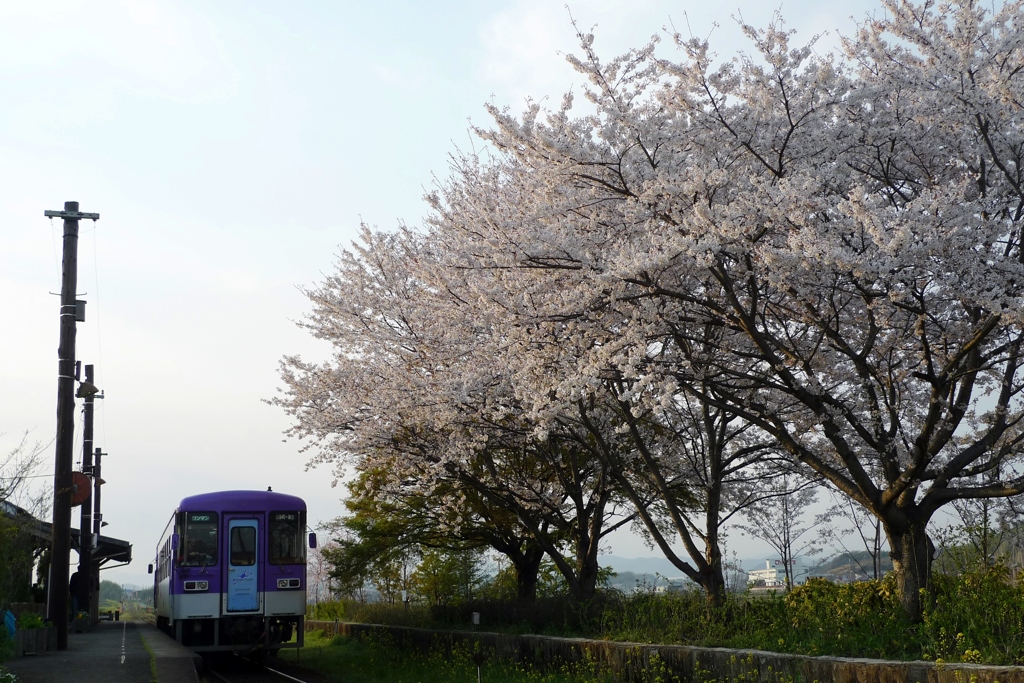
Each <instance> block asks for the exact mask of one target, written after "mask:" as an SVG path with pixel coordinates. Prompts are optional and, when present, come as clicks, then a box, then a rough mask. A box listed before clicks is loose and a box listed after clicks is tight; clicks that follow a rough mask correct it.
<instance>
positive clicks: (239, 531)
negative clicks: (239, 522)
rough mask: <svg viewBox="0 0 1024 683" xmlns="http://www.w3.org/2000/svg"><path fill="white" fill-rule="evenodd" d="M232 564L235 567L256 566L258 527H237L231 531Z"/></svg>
mask: <svg viewBox="0 0 1024 683" xmlns="http://www.w3.org/2000/svg"><path fill="white" fill-rule="evenodd" d="M231 564H232V565H233V566H235V567H248V566H250V565H254V564H256V527H254V526H236V527H233V528H232V529H231Z"/></svg>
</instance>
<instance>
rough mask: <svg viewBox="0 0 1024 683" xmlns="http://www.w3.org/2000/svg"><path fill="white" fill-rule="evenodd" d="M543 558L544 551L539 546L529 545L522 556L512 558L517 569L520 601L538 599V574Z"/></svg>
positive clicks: (517, 594)
mask: <svg viewBox="0 0 1024 683" xmlns="http://www.w3.org/2000/svg"><path fill="white" fill-rule="evenodd" d="M543 559H544V551H543V550H541V549H540V548H538V547H529V548H527V549H526V551H525V552H523V553H522V555H521V556H517V557H515V558H512V565H513V566H514V567H515V570H516V598H517V599H518V600H519V602H533V601H534V600H536V599H537V575H538V574H539V573H540V563H541V561H542V560H543Z"/></svg>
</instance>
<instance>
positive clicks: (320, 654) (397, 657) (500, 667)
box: [280, 631, 615, 683]
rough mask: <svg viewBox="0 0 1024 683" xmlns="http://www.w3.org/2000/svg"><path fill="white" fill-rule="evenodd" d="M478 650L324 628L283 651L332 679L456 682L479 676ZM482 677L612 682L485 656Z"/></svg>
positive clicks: (525, 682) (503, 681)
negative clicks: (415, 645)
mask: <svg viewBox="0 0 1024 683" xmlns="http://www.w3.org/2000/svg"><path fill="white" fill-rule="evenodd" d="M474 654H475V653H474V652H472V651H470V650H468V649H459V648H455V649H453V650H452V651H451V652H448V651H446V649H445V648H435V649H433V650H431V651H430V652H429V653H422V652H418V651H409V650H399V649H398V648H395V647H394V646H392V645H391V644H390V643H387V642H385V641H382V640H368V639H355V638H345V637H337V638H333V639H332V638H327V637H324V636H323V634H322V633H320V632H317V631H311V632H309V633H307V634H306V647H305V648H304V649H303V650H302V653H301V654H299V655H298V657H297V658H296V654H295V652H294V651H287V653H286V652H282V653H281V655H280V657H281V659H282V660H283V661H288V662H297V663H298V664H299V665H301V666H304V667H307V668H309V669H313V670H315V671H316V672H318V673H320V674H321V675H323V676H326V677H327V678H329V679H331V680H333V681H359V682H360V683H453V682H455V681H467V682H469V681H476V680H477V665H476V663H475V662H474V661H473V655H474ZM480 680H481V681H482V682H486V683H611V682H612V681H614V680H615V679H614V678H612V677H610V676H600V675H598V674H597V673H595V671H594V670H593V667H586V666H583V667H574V668H569V667H565V666H563V667H561V668H559V669H558V670H555V671H545V672H541V671H536V670H531V669H527V668H525V667H523V666H522V665H517V664H514V663H507V662H496V661H494V658H493V657H490V656H487V657H486V658H485V659H484V660H483V662H482V664H481V666H480Z"/></svg>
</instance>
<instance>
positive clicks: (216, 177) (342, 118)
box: [0, 0, 880, 585]
mask: <svg viewBox="0 0 1024 683" xmlns="http://www.w3.org/2000/svg"><path fill="white" fill-rule="evenodd" d="M878 8H879V4H878V2H876V1H875V0H841V1H839V2H831V3H822V2H814V1H813V0H800V1H794V2H786V3H784V4H782V5H777V4H770V3H761V2H757V1H755V0H733V2H724V3H721V4H717V5H714V4H709V3H701V4H698V3H692V2H691V3H688V2H668V1H663V0H632V1H631V2H620V1H619V0H586V1H577V0H570V2H569V8H568V9H567V8H566V6H565V3H564V2H562V0H551V1H542V0H520V1H507V2H498V1H495V2H473V3H470V2H461V3H460V2H429V1H428V2H423V1H422V0H420V1H419V2H389V1H380V2H374V3H370V2H350V1H346V0H339V1H337V2H288V3H285V2H267V1H255V0H245V1H244V2H243V1H242V0H218V1H217V2H195V1H190V0H182V1H179V2H162V1H159V0H154V1H151V0H123V1H120V2H117V1H112V0H91V1H90V2H85V1H81V2H79V1H75V0H65V1H57V0H54V1H50V0H34V1H33V2H24V1H22V0H0V102H2V105H0V291H2V292H3V297H2V299H0V320H2V321H3V322H2V325H3V330H4V333H3V334H2V335H0V358H2V359H3V369H2V370H0V389H2V391H0V433H3V436H0V452H6V451H8V450H10V448H11V447H13V446H14V445H15V444H16V443H17V440H18V439H19V438H20V435H21V434H22V433H23V432H24V431H26V430H31V438H32V439H34V440H37V441H41V442H43V443H48V442H49V441H50V440H51V439H52V438H53V435H54V433H55V431H56V387H57V382H56V375H57V344H58V339H59V321H58V306H59V300H58V297H57V296H54V295H51V292H59V290H60V253H61V235H62V225H61V222H60V221H59V220H55V221H54V222H53V223H52V224H51V222H50V220H49V219H47V218H44V217H43V212H44V211H45V210H48V209H57V210H59V209H62V208H63V205H64V202H65V201H68V200H75V201H78V202H80V203H81V210H82V211H88V212H98V213H99V214H100V216H101V218H100V220H99V221H98V222H97V223H95V224H93V223H91V222H83V223H82V226H81V227H82V230H81V236H80V243H79V279H78V290H79V292H80V293H81V296H80V298H83V299H85V300H86V301H87V302H88V306H87V320H86V322H85V323H80V324H79V325H78V349H77V357H78V358H79V359H80V360H82V361H83V363H92V364H94V365H95V366H96V375H97V381H96V384H97V385H98V386H99V387H100V388H102V389H103V390H104V391H105V392H106V398H105V399H104V400H103V401H98V402H97V410H96V423H95V424H96V436H95V445H97V446H99V447H102V448H103V450H104V451H106V452H107V453H109V457H107V458H106V459H105V461H104V469H103V478H104V479H105V480H106V481H107V484H106V486H105V487H104V489H103V508H104V509H103V512H104V519H105V520H106V521H107V522H109V526H107V527H106V528H105V530H104V531H105V534H106V535H110V536H114V537H116V538H121V539H125V540H128V541H130V542H131V543H132V544H133V545H134V556H135V560H134V562H133V563H132V565H131V566H129V567H126V568H122V569H114V570H110V571H107V572H104V574H103V577H102V578H104V579H109V580H113V581H117V582H127V583H135V584H138V585H148V583H149V582H150V579H149V577H148V576H147V575H146V564H147V563H148V562H150V561H151V556H152V554H153V547H154V546H155V544H156V540H157V537H158V536H159V534H160V533H161V531H162V530H163V527H164V525H165V523H166V521H167V519H168V517H169V516H170V513H171V511H172V510H173V508H174V506H175V505H176V503H177V502H178V501H179V500H180V499H181V498H182V497H184V496H186V495H191V494H195V493H200V492H206V491H212V490H221V489H234V488H241V489H244V488H253V489H265V488H266V487H267V486H273V487H274V490H276V491H282V492H287V493H291V494H295V495H299V496H302V497H303V498H305V499H306V501H307V503H308V505H309V509H310V520H311V522H316V521H318V520H327V519H331V518H333V517H335V516H337V515H339V514H341V513H342V512H343V508H342V505H341V503H340V497H341V496H342V494H343V493H344V489H343V488H341V487H339V488H336V489H332V488H331V480H332V474H331V472H329V471H326V470H322V469H321V470H313V471H310V472H306V471H305V462H306V460H307V457H306V455H304V454H302V453H300V452H299V449H300V444H298V443H296V442H294V441H283V436H282V431H283V430H284V429H286V428H287V426H288V421H287V419H286V416H285V415H284V414H283V412H282V411H280V410H279V409H277V408H273V407H271V406H268V405H266V404H264V403H263V402H262V400H261V399H267V398H271V397H273V396H274V395H275V392H276V389H277V387H278V386H279V385H280V384H281V383H280V382H279V380H278V377H277V365H278V361H279V360H280V358H281V357H282V356H283V355H285V354H302V355H303V356H304V357H307V358H313V359H316V358H322V357H325V355H326V354H327V352H328V347H327V346H326V344H323V343H320V342H317V341H316V340H314V339H312V338H311V337H309V336H308V335H307V334H306V333H305V332H303V331H302V330H300V329H298V328H297V327H296V326H295V325H294V324H293V321H295V320H298V319H301V318H302V316H303V315H304V314H305V313H306V312H307V311H308V310H309V307H308V305H307V301H306V299H305V298H304V297H303V296H302V295H301V293H300V292H299V291H298V290H297V287H298V286H314V285H316V284H317V283H318V282H319V281H320V280H321V279H322V277H323V274H325V273H329V272H330V271H331V270H332V267H333V263H334V256H335V254H336V253H337V250H338V247H339V246H342V247H345V246H347V245H348V244H349V242H350V241H351V240H352V238H353V237H354V236H355V234H356V230H357V228H358V225H359V222H360V220H362V221H365V222H366V223H369V224H371V225H376V226H378V227H380V228H390V227H394V226H396V225H398V223H399V222H405V223H408V224H410V225H416V224H418V223H419V222H420V219H421V217H422V216H423V215H424V213H425V211H426V207H425V204H424V203H423V201H422V199H421V198H422V195H423V193H424V191H425V190H426V189H429V188H430V187H431V183H432V179H433V178H434V177H435V176H437V177H443V176H444V175H445V174H446V169H447V163H448V155H449V154H450V153H452V152H453V151H454V150H455V149H456V148H463V149H468V148H469V147H470V145H472V144H473V141H472V139H471V137H470V136H469V134H468V132H467V129H468V126H469V125H470V122H472V123H473V124H476V125H484V126H486V125H487V122H488V117H487V115H486V113H485V112H484V110H483V105H484V103H486V102H494V103H495V104H497V105H499V106H505V105H507V106H509V107H511V108H512V109H513V110H516V111H518V110H521V109H522V108H523V104H524V101H525V99H526V98H527V97H533V98H534V99H540V98H544V97H547V98H549V99H548V101H550V102H553V103H555V104H557V103H558V102H560V100H561V95H562V93H564V92H565V91H567V90H569V89H573V90H574V91H575V92H577V93H579V92H580V91H581V90H580V86H581V84H582V78H581V76H580V75H578V74H576V73H575V72H574V71H573V70H572V68H571V67H569V65H568V64H566V62H565V58H564V55H565V54H566V53H574V52H576V53H578V51H579V50H578V45H577V42H576V38H575V34H574V31H573V27H572V24H571V23H570V12H571V14H572V17H574V18H575V20H576V22H577V24H578V25H579V26H580V27H581V28H583V29H588V30H589V29H590V28H591V27H594V33H595V35H596V47H597V49H598V51H599V52H600V53H601V54H602V55H603V56H605V57H607V58H610V57H613V56H615V55H616V54H618V53H619V52H621V51H624V50H625V49H627V48H629V47H640V46H642V45H643V44H645V43H646V42H647V41H648V40H649V38H650V37H651V36H652V35H654V34H661V35H663V36H665V34H664V33H663V27H665V26H670V25H674V26H675V27H676V29H678V30H680V31H682V32H684V33H688V32H689V31H692V32H693V34H694V35H698V36H706V35H708V34H711V35H712V46H713V48H714V50H715V51H716V52H717V53H718V54H719V55H720V56H721V57H728V56H731V55H733V54H734V53H735V52H736V51H737V50H739V49H746V48H745V46H744V44H743V42H742V39H741V38H740V36H739V31H738V29H737V28H736V26H735V22H734V21H733V19H732V18H731V17H732V16H733V15H737V14H742V16H743V18H744V19H745V20H746V21H748V22H750V23H752V24H754V25H757V26H763V25H765V24H766V22H767V21H768V20H769V19H770V17H771V15H772V13H773V12H774V11H775V10H777V9H780V10H781V12H782V15H783V16H784V17H785V18H786V20H787V26H788V27H790V28H793V29H796V30H797V32H798V33H797V35H798V37H799V38H800V39H809V38H810V37H811V36H813V35H814V34H816V33H821V32H824V31H828V32H829V33H828V35H826V36H824V37H823V39H822V40H820V41H819V43H818V46H817V49H818V50H819V52H825V51H828V50H829V49H831V48H832V46H834V45H835V44H836V43H837V42H838V35H839V33H842V34H846V35H849V34H851V33H852V32H853V29H854V20H855V19H857V20H859V19H861V18H863V17H864V16H865V15H866V13H868V12H869V11H876V12H877V11H880V10H879V9H878ZM716 23H717V24H718V27H717V28H714V25H715V24H716ZM687 26H689V29H687ZM712 29H714V32H713V33H712ZM837 30H838V33H837ZM665 37H666V38H667V36H665ZM661 54H662V56H664V57H667V58H672V56H673V48H672V46H671V41H670V40H663V41H662V44H661ZM78 415H79V417H78V419H77V420H76V422H77V424H78V434H77V436H76V461H77V460H79V459H80V457H81V419H80V411H79V412H78ZM53 452H54V451H53V447H52V446H51V447H49V448H47V450H46V453H45V463H44V465H45V467H44V472H42V474H44V475H45V476H43V477H41V478H40V479H39V480H37V483H38V484H39V485H42V486H50V485H52V463H53ZM77 525H78V511H77V510H76V511H75V513H74V526H76V527H77ZM741 544H742V541H741V540H740V539H738V538H737V545H738V546H739V545H741ZM610 550H611V551H612V552H614V553H615V554H618V555H625V556H638V555H650V554H653V553H652V552H651V551H648V550H647V549H645V548H644V547H643V546H642V545H641V544H639V543H638V542H636V541H635V540H634V539H632V538H631V537H630V535H629V534H628V533H621V534H619V535H618V536H616V538H615V539H614V540H613V542H612V543H611V545H610ZM744 551H746V552H744ZM758 552H767V551H763V550H760V549H758V548H757V547H756V546H747V547H745V548H741V552H740V554H741V556H748V555H750V554H751V553H754V554H755V555H756V554H757V553H758ZM72 558H73V559H74V560H75V561H77V558H76V556H75V554H74V553H72Z"/></svg>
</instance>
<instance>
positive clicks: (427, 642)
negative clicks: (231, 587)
mask: <svg viewBox="0 0 1024 683" xmlns="http://www.w3.org/2000/svg"><path fill="white" fill-rule="evenodd" d="M321 629H323V630H325V631H326V632H327V633H328V634H333V635H344V636H349V637H353V636H360V635H364V634H377V635H384V634H387V635H388V636H389V637H390V638H391V639H392V640H394V642H395V643H397V644H399V645H401V646H403V647H417V648H420V649H423V650H426V649H429V648H430V647H431V646H436V647H449V648H450V647H452V646H453V645H460V644H468V645H470V646H471V645H472V644H473V643H474V642H479V643H480V645H481V647H482V649H484V650H485V651H488V652H492V653H493V655H492V656H496V657H499V658H502V659H505V660H511V661H519V662H527V663H530V664H532V665H534V666H537V667H539V668H543V667H544V666H546V665H548V664H555V663H560V662H584V661H590V662H594V663H595V665H596V666H597V667H598V669H599V670H601V671H612V672H614V673H615V674H616V677H617V678H618V680H621V681H630V682H632V681H638V680H641V671H644V670H647V669H652V668H660V667H662V666H664V667H665V668H667V669H668V670H669V671H671V672H672V673H673V674H675V675H676V676H678V677H679V678H680V679H681V680H683V681H689V682H690V683H710V682H713V681H724V682H726V683H815V682H817V683H1024V666H984V665H981V664H935V663H934V662H920V661H919V662H891V661H884V660H876V659H847V658H841V657H807V656H804V655H790V654H780V653H776V652H763V651H761V650H730V649H726V648H710V647H690V646H686V645H644V644H641V643H618V642H611V641H606V640H587V639H583V638H550V637H547V636H533V635H523V636H515V635H505V634H500V633H481V632H474V631H432V630H428V629H418V628H407V627H401V626H380V625H375V624H350V623H345V622H341V623H337V622H328V621H307V622H306V630H307V631H319V630H321Z"/></svg>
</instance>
